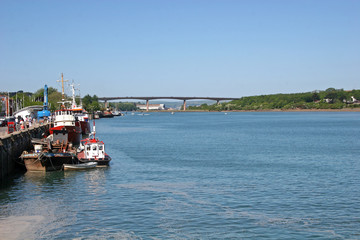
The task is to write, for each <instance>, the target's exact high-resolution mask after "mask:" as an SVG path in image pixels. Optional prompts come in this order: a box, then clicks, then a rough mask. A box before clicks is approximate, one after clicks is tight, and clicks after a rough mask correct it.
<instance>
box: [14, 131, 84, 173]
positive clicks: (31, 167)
mask: <svg viewBox="0 0 360 240" xmlns="http://www.w3.org/2000/svg"><path fill="white" fill-rule="evenodd" d="M63 136H65V137H63ZM53 137H54V135H51V136H49V137H48V138H46V139H41V140H37V141H35V143H34V145H33V147H34V149H33V150H31V151H30V152H27V151H24V152H23V153H22V154H21V156H20V158H21V159H22V160H23V161H24V164H25V167H26V169H27V171H56V170H61V169H62V167H63V164H74V163H78V159H77V156H76V149H75V148H73V147H72V144H71V143H68V142H67V141H66V140H65V138H67V136H66V133H64V135H63V134H60V135H59V137H62V141H60V140H59V139H56V137H55V141H52V140H51V138H53Z"/></svg>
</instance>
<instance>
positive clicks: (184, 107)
mask: <svg viewBox="0 0 360 240" xmlns="http://www.w3.org/2000/svg"><path fill="white" fill-rule="evenodd" d="M183 109H184V111H186V99H184V106H183Z"/></svg>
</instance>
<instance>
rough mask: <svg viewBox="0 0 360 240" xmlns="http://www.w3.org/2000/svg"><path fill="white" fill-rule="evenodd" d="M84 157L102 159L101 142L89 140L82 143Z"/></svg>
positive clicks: (103, 155)
mask: <svg viewBox="0 0 360 240" xmlns="http://www.w3.org/2000/svg"><path fill="white" fill-rule="evenodd" d="M82 144H83V145H82V148H83V149H84V153H85V157H86V158H88V159H92V158H94V159H103V158H105V145H104V143H103V142H102V141H96V140H93V139H92V140H90V141H84V142H82Z"/></svg>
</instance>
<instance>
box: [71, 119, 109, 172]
mask: <svg viewBox="0 0 360 240" xmlns="http://www.w3.org/2000/svg"><path fill="white" fill-rule="evenodd" d="M95 133H96V131H95V121H94V126H93V132H92V133H91V134H90V136H89V138H86V139H83V140H81V142H80V147H79V149H78V153H77V158H78V160H79V161H80V162H82V163H87V162H96V163H97V165H98V166H108V165H109V163H110V161H111V157H110V156H109V155H108V154H107V153H106V152H105V144H104V142H103V141H100V140H99V139H97V138H96V137H95Z"/></svg>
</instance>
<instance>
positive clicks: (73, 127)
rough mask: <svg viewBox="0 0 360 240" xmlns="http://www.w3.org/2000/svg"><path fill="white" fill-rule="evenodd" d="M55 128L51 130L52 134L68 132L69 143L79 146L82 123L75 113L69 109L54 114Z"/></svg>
mask: <svg viewBox="0 0 360 240" xmlns="http://www.w3.org/2000/svg"><path fill="white" fill-rule="evenodd" d="M54 114H55V115H54V117H55V119H54V127H52V128H50V134H53V133H54V131H66V132H67V134H68V135H67V136H68V142H71V143H73V144H74V145H79V144H80V140H81V127H80V122H79V121H77V120H76V118H75V116H74V114H73V111H72V110H69V109H61V110H57V111H55V113H54Z"/></svg>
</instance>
